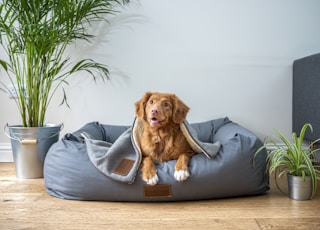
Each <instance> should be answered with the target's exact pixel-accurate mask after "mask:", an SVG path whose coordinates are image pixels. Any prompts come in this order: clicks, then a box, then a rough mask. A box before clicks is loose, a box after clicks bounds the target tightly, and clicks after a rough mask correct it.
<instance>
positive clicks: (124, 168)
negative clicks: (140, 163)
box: [113, 158, 135, 176]
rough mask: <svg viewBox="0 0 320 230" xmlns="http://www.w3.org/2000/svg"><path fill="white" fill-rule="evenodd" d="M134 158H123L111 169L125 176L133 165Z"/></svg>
mask: <svg viewBox="0 0 320 230" xmlns="http://www.w3.org/2000/svg"><path fill="white" fill-rule="evenodd" d="M134 162H135V161H134V160H131V159H128V158H123V159H122V161H121V162H120V163H119V165H118V166H117V167H116V168H115V169H114V170H113V173H115V174H118V175H121V176H127V175H128V173H129V172H130V170H131V169H132V167H133V165H134Z"/></svg>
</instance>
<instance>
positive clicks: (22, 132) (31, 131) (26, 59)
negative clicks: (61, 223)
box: [0, 0, 129, 178]
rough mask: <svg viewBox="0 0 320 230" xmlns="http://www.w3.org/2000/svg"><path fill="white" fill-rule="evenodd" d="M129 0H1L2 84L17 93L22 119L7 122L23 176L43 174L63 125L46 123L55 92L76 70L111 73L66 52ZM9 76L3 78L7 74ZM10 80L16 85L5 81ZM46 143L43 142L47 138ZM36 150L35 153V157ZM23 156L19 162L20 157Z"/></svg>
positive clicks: (89, 38)
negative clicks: (13, 123) (45, 161)
mask: <svg viewBox="0 0 320 230" xmlns="http://www.w3.org/2000/svg"><path fill="white" fill-rule="evenodd" d="M128 2H129V0H63V1H61V0H48V1H43V0H32V1H30V0H2V1H1V2H0V45H1V46H2V48H3V50H4V51H5V53H6V56H5V55H4V54H5V53H1V58H0V67H2V70H4V72H2V73H0V90H2V91H4V92H5V93H8V94H10V92H12V90H13V91H14V92H15V94H16V95H17V97H15V98H14V101H15V103H16V105H17V107H18V109H19V112H20V117H21V124H19V125H14V126H7V127H8V130H9V132H8V133H9V135H8V136H9V137H10V138H11V143H12V150H13V156H14V160H15V163H16V173H17V177H19V178H37V177H42V164H43V161H44V158H45V155H46V152H47V150H48V149H49V147H50V145H51V144H52V143H53V142H55V141H57V140H58V135H59V132H60V129H61V126H59V125H46V124H45V117H46V112H47V108H48V106H49V104H50V102H51V101H52V97H53V95H55V93H56V92H57V91H58V89H62V91H61V92H62V93H63V101H62V104H63V103H66V104H67V100H66V99H67V97H66V92H65V90H64V88H63V87H62V86H63V85H64V84H67V85H68V80H69V78H70V77H71V76H77V75H76V74H75V73H78V72H84V73H86V74H87V75H88V76H90V77H92V78H93V79H94V80H96V78H97V77H101V78H102V79H109V77H110V76H109V71H108V68H107V66H106V65H105V64H101V63H98V62H96V61H94V60H92V59H86V58H83V59H81V60H78V61H76V62H72V60H71V58H70V57H69V56H68V54H67V53H66V52H65V51H66V49H67V47H68V46H69V45H71V44H74V43H75V42H77V41H88V42H89V41H93V39H94V38H95V34H92V33H90V31H89V30H88V28H90V27H91V26H93V25H95V23H97V22H102V21H104V22H107V19H106V16H108V15H110V14H114V13H115V12H116V11H115V10H114V8H115V7H116V6H117V5H124V4H125V3H128ZM3 73H5V74H6V76H7V77H8V78H7V79H8V80H7V81H5V80H4V78H3V77H4V74H3ZM7 82H9V83H10V84H11V86H12V87H13V89H12V88H9V87H8V85H7V84H6V83H7ZM43 143H44V144H43ZM31 156H32V157H31ZM17 161H19V162H17Z"/></svg>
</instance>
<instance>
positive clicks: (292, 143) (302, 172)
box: [256, 123, 320, 200]
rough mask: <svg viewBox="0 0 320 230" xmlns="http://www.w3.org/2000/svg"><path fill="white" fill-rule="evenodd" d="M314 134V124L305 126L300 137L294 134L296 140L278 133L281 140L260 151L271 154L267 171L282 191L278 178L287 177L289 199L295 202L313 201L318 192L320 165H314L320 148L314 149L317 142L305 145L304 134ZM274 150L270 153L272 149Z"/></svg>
mask: <svg viewBox="0 0 320 230" xmlns="http://www.w3.org/2000/svg"><path fill="white" fill-rule="evenodd" d="M308 128H309V129H310V131H311V132H312V130H313V129H312V125H311V124H308V123H307V124H304V125H303V127H302V129H301V131H300V135H299V136H297V134H296V133H293V134H292V140H290V139H288V138H287V137H286V136H285V135H284V134H283V133H281V132H280V131H278V130H275V136H276V137H277V138H278V139H279V140H280V141H281V142H280V143H279V142H276V141H273V140H267V141H266V142H265V144H264V146H262V147H261V148H260V149H258V151H257V152H256V154H258V153H259V152H260V151H261V150H262V149H267V150H268V151H269V153H268V156H267V171H268V173H269V174H270V175H271V174H272V173H274V175H275V183H276V186H277V188H278V189H279V190H280V191H281V189H280V187H279V185H278V183H277V176H278V177H281V176H283V175H287V181H288V193H289V197H290V198H291V199H294V200H308V199H312V198H313V197H314V195H315V194H316V191H317V180H318V179H320V171H319V166H317V165H316V164H314V162H315V154H316V152H317V151H319V149H314V148H313V146H314V144H315V143H316V142H318V141H319V139H318V140H315V141H313V142H312V143H310V144H309V145H306V144H305V143H304V135H305V132H306V130H307V129H308ZM269 149H270V150H269Z"/></svg>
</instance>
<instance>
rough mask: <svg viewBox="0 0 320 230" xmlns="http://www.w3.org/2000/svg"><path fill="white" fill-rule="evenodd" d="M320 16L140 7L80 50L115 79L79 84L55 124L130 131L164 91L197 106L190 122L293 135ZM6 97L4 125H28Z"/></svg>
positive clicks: (260, 5) (270, 7) (245, 0)
mask: <svg viewBox="0 0 320 230" xmlns="http://www.w3.org/2000/svg"><path fill="white" fill-rule="evenodd" d="M319 9H320V1H318V0H303V1H302V0H281V1H279V0H268V1H257V0H242V1H238V0H197V1H194V0H193V1H192V0H157V1H156V0H141V1H139V2H137V1H134V2H133V3H132V4H131V5H130V6H128V7H126V8H125V9H124V11H123V13H122V14H121V15H119V16H117V17H114V18H112V19H111V20H110V21H111V25H110V26H109V27H103V28H101V27H99V28H98V27H97V28H95V30H96V31H97V33H99V34H98V36H99V39H98V41H97V42H95V43H92V44H77V46H76V47H75V48H72V49H70V55H74V56H78V57H90V58H95V59H96V60H99V61H101V62H103V63H105V64H107V65H108V66H109V67H110V70H111V75H112V78H113V80H112V81H110V82H107V83H106V84H103V83H102V81H98V84H95V83H94V82H92V81H91V80H89V79H86V78H85V77H84V76H77V77H78V78H76V79H73V80H72V81H71V85H70V86H66V87H65V88H66V89H67V90H68V99H69V104H70V106H71V108H70V109H69V108H67V107H66V106H60V107H59V106H58V105H59V103H60V100H61V95H57V97H56V98H55V99H56V100H55V101H53V103H52V105H51V107H50V111H49V114H48V116H47V121H48V122H55V123H61V122H63V123H64V125H65V128H64V130H63V132H62V134H64V133H66V132H72V131H74V130H76V129H78V128H80V127H81V126H82V125H83V124H85V123H87V122H90V121H94V120H96V121H100V122H101V123H109V124H123V125H128V124H131V122H132V121H133V118H134V106H133V104H134V102H135V101H137V100H138V99H140V98H141V97H142V96H143V94H144V92H145V91H163V92H173V93H176V94H177V95H178V96H179V97H180V98H181V99H182V100H183V101H185V103H187V104H188V105H189V106H190V107H191V111H190V113H189V116H188V120H189V122H198V121H205V120H209V119H215V118H219V117H224V116H229V118H230V119H231V120H233V121H235V122H238V123H240V124H241V125H243V126H245V127H247V128H248V129H250V130H252V131H253V132H255V133H256V134H257V135H258V136H259V137H261V138H264V137H265V136H267V135H269V134H271V133H272V132H273V131H272V129H273V128H277V129H280V130H282V131H283V132H284V133H286V134H288V135H289V133H290V132H291V122H292V117H291V109H292V105H291V103H292V99H291V94H292V92H291V91H292V62H293V61H294V60H295V59H297V58H300V57H303V56H307V55H310V54H313V53H317V52H319V51H320V14H319ZM1 55H3V54H2V53H1ZM0 74H3V72H0ZM1 77H3V76H1ZM0 97H1V101H0V108H1V110H0V124H1V125H5V124H6V123H9V124H19V123H20V121H19V117H18V114H17V110H16V108H15V104H14V103H13V101H12V100H10V99H8V97H7V96H6V95H5V94H3V93H1V92H0ZM7 142H9V139H8V138H7V137H6V136H5V135H4V134H3V132H0V143H7Z"/></svg>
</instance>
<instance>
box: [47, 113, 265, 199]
mask: <svg viewBox="0 0 320 230" xmlns="http://www.w3.org/2000/svg"><path fill="white" fill-rule="evenodd" d="M190 126H191V127H192V129H193V130H194V132H196V134H197V138H198V139H199V140H200V141H201V142H203V143H220V144H221V147H220V150H219V152H218V153H217V154H216V155H215V156H214V157H213V158H212V159H209V158H208V157H207V156H206V155H205V154H197V155H195V156H194V157H193V158H192V159H191V161H190V164H189V170H190V174H191V176H190V177H189V178H188V179H187V180H186V181H184V182H178V181H176V180H175V178H174V176H173V175H174V166H175V162H176V161H174V160H173V161H169V162H164V163H158V164H157V173H158V177H159V182H158V184H157V185H155V186H148V185H146V184H145V183H144V182H143V181H142V179H141V170H140V169H139V168H138V169H137V172H136V175H135V177H134V180H133V181H131V182H130V183H126V182H124V181H121V180H117V179H116V178H113V177H110V176H108V175H106V174H104V173H103V172H102V171H101V170H99V169H98V168H97V167H96V166H95V165H94V164H93V163H92V162H91V160H90V158H89V155H88V152H87V150H88V148H87V145H86V143H85V142H86V141H85V138H83V136H82V134H83V133H85V134H86V135H87V136H89V137H90V140H96V141H98V142H99V143H100V142H102V143H106V144H105V147H106V148H109V147H112V146H113V144H114V143H116V142H117V140H118V139H119V137H121V136H122V135H123V134H124V133H126V132H127V131H128V130H129V129H130V128H131V126H115V125H104V124H100V123H98V122H91V123H88V124H86V125H85V126H83V127H82V128H80V129H79V130H78V131H76V132H74V133H68V134H66V135H65V136H64V137H63V138H62V139H61V140H60V141H58V142H57V143H55V144H54V145H53V146H52V147H51V148H50V150H49V151H48V153H47V156H46V159H45V163H44V179H45V186H46V189H47V191H48V193H49V194H50V195H52V196H55V197H58V198H62V199H73V200H101V201H183V200H202V199H215V198H226V197H236V196H248V195H258V194H261V193H264V192H265V191H267V190H269V186H268V177H267V176H266V174H265V169H266V152H264V153H262V154H259V155H257V157H256V158H255V159H254V154H255V152H256V150H257V149H258V148H260V147H261V146H262V142H261V141H260V140H259V138H257V136H256V135H255V134H253V133H252V132H251V131H249V130H247V129H245V128H243V127H242V126H240V125H238V124H237V123H234V122H232V121H230V120H229V119H228V118H220V119H215V120H210V121H206V122H200V123H194V124H191V125H190ZM123 149H124V150H125V149H126V148H125V147H124V148H123Z"/></svg>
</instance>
